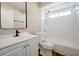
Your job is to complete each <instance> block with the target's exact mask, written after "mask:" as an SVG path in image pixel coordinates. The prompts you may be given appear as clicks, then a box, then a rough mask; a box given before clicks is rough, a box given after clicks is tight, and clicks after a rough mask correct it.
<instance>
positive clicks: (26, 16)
mask: <svg viewBox="0 0 79 59" xmlns="http://www.w3.org/2000/svg"><path fill="white" fill-rule="evenodd" d="M25 12H26V26H25V28H2V27H1V2H0V29H4V30H6V29H26V28H27V2H25Z"/></svg>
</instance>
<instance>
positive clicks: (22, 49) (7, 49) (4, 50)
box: [0, 33, 39, 56]
mask: <svg viewBox="0 0 79 59" xmlns="http://www.w3.org/2000/svg"><path fill="white" fill-rule="evenodd" d="M38 39H39V37H38V35H32V34H27V33H22V34H21V35H20V36H19V37H12V35H5V36H0V56H37V55H38Z"/></svg>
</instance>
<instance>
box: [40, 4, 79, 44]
mask: <svg viewBox="0 0 79 59" xmlns="http://www.w3.org/2000/svg"><path fill="white" fill-rule="evenodd" d="M56 4H57V3H56ZM70 5H71V6H72V5H73V6H74V3H69V6H70ZM52 6H54V5H53V4H52V5H49V7H48V6H47V7H44V8H42V10H43V14H44V11H47V10H49V9H50V7H52ZM67 7H68V6H67ZM64 8H65V7H64ZM72 13H74V15H68V16H63V17H57V18H51V19H48V29H47V32H48V33H47V34H46V35H48V36H49V37H52V38H57V39H62V40H67V41H70V42H72V41H73V42H76V43H79V6H77V11H76V10H75V9H73V12H72ZM75 14H76V15H77V16H75ZM41 20H42V32H43V31H44V27H45V24H44V22H45V21H44V19H41ZM43 35H44V33H43ZM49 41H52V40H49Z"/></svg>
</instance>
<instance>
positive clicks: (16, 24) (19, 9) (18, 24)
mask: <svg viewBox="0 0 79 59" xmlns="http://www.w3.org/2000/svg"><path fill="white" fill-rule="evenodd" d="M0 4H1V20H0V25H1V28H3V29H7V28H26V27H27V19H26V3H25V2H1V3H0Z"/></svg>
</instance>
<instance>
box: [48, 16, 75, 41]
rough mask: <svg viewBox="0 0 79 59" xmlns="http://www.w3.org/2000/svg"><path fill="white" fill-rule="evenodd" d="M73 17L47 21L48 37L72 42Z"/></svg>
mask: <svg viewBox="0 0 79 59" xmlns="http://www.w3.org/2000/svg"><path fill="white" fill-rule="evenodd" d="M74 24H75V23H74V16H73V15H68V16H61V17H57V18H51V19H49V20H48V29H47V33H48V36H50V37H52V38H58V39H63V40H69V41H74Z"/></svg>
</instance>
